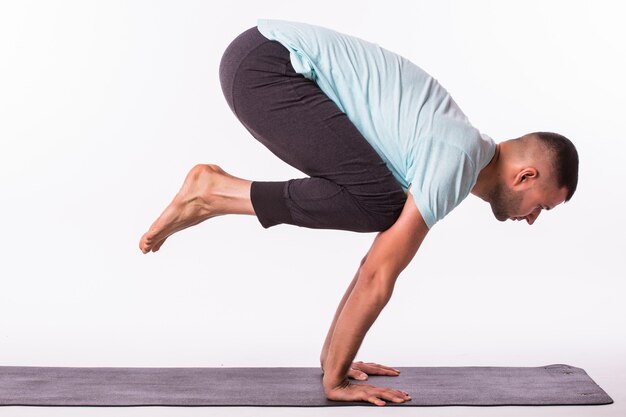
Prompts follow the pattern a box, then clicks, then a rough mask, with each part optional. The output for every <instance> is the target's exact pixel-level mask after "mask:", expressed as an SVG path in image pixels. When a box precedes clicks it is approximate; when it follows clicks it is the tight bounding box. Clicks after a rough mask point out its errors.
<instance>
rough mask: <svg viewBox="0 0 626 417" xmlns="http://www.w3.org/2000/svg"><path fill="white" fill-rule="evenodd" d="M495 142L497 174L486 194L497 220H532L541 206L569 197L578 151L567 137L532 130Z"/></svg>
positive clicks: (546, 207)
mask: <svg viewBox="0 0 626 417" xmlns="http://www.w3.org/2000/svg"><path fill="white" fill-rule="evenodd" d="M498 146H499V156H498V159H499V160H498V168H497V173H498V174H497V177H496V179H495V181H494V183H493V185H492V187H491V188H490V190H489V191H488V193H487V198H486V200H487V201H488V202H489V203H490V204H491V210H492V211H493V214H494V215H495V217H496V218H497V219H498V220H500V221H505V220H509V219H511V220H526V221H527V222H528V224H533V223H534V222H535V220H536V219H537V217H539V214H540V213H541V210H550V209H552V208H554V207H555V206H557V205H559V204H561V203H563V202H564V201H569V200H570V199H571V198H572V196H573V195H574V192H575V191H576V186H577V184H578V152H577V151H576V148H575V147H574V144H573V143H572V142H571V141H570V140H569V139H567V138H566V137H564V136H562V135H559V134H558V133H551V132H533V133H529V134H526V135H524V136H522V137H520V138H517V139H511V140H508V141H505V142H502V143H500V144H499V145H498Z"/></svg>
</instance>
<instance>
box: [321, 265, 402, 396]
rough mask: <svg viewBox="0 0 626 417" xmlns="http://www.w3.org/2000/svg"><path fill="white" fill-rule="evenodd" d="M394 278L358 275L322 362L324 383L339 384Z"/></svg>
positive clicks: (391, 288)
mask: <svg viewBox="0 0 626 417" xmlns="http://www.w3.org/2000/svg"><path fill="white" fill-rule="evenodd" d="M390 282H393V280H384V279H381V278H380V277H375V276H359V277H358V278H357V279H356V283H355V285H354V288H353V289H352V291H351V293H350V295H349V296H348V298H347V300H346V302H345V304H344V306H343V309H342V311H341V313H340V314H339V317H338V318H337V320H336V323H335V329H334V332H333V334H332V338H331V341H330V345H329V346H328V353H327V356H326V360H325V363H324V386H325V388H326V387H333V386H336V385H337V384H339V383H341V382H342V381H343V380H344V379H345V377H346V374H347V372H348V370H349V369H350V365H351V364H352V361H353V360H354V357H355V356H356V354H357V352H358V350H359V347H360V346H361V343H362V342H363V339H364V338H365V334H366V333H367V331H368V330H369V328H370V327H371V326H372V324H373V323H374V321H375V320H376V318H377V317H378V315H379V314H380V312H381V311H382V309H383V308H384V307H385V305H386V304H387V302H388V301H389V299H390V298H391V294H392V292H393V285H392V284H390Z"/></svg>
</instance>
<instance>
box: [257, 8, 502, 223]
mask: <svg viewBox="0 0 626 417" xmlns="http://www.w3.org/2000/svg"><path fill="white" fill-rule="evenodd" d="M258 28H259V31H260V32H261V33H262V34H263V35H264V36H265V37H267V38H268V39H272V40H276V41H278V42H280V43H281V44H282V45H283V46H285V47H286V48H287V49H288V50H289V51H290V52H291V63H292V65H293V67H294V69H295V70H296V72H299V73H301V74H302V75H304V76H305V77H307V78H309V79H311V80H313V81H315V82H316V83H317V85H318V86H319V87H320V89H321V90H322V91H324V93H325V94H326V95H328V97H329V98H330V99H331V100H333V101H334V102H335V103H336V104H337V106H338V107H339V108H340V109H341V110H342V111H343V112H344V113H346V115H347V116H348V117H349V118H350V120H351V121H352V122H353V123H354V125H355V126H356V127H357V128H358V129H359V131H360V132H361V134H363V136H364V137H365V138H366V139H367V141H368V142H369V143H370V144H371V145H372V147H373V148H374V149H375V150H376V152H377V153H378V154H379V155H380V156H381V158H382V159H383V160H384V161H385V162H386V164H387V166H388V167H389V169H390V170H391V172H392V173H393V175H394V177H395V178H396V180H397V181H398V182H399V183H400V184H401V185H402V188H403V189H404V191H405V192H406V191H407V189H408V188H409V185H412V186H411V192H412V193H413V194H414V197H415V201H416V204H417V205H418V208H419V209H420V212H421V213H422V215H423V216H424V220H425V221H426V223H427V224H428V226H429V227H432V226H433V225H434V224H435V223H436V222H437V221H438V220H440V219H442V218H443V217H444V216H445V215H446V214H447V213H449V212H450V211H451V210H452V209H453V208H454V207H456V206H457V205H458V204H459V203H460V202H461V201H462V200H463V199H464V198H465V197H466V196H467V195H468V194H469V192H470V190H471V188H472V186H473V185H474V183H475V182H476V178H477V176H478V172H480V170H481V169H482V168H483V167H484V166H486V165H487V163H489V161H490V160H491V157H492V156H493V154H494V151H495V143H494V142H493V140H491V138H489V137H488V136H486V135H483V134H481V133H480V132H479V131H478V130H477V129H476V128H474V127H473V126H472V125H471V124H470V123H469V120H468V119H467V117H466V116H465V114H463V112H462V111H461V109H460V108H459V107H458V106H457V104H456V103H455V102H454V100H453V99H452V97H451V96H450V94H448V92H447V91H446V90H445V89H444V88H443V87H442V86H441V85H440V84H439V83H438V82H437V81H436V80H435V79H434V78H433V77H432V76H430V75H429V74H428V73H426V72H425V71H424V70H422V69H421V68H420V67H418V66H417V65H415V64H413V63H412V62H411V61H409V60H408V59H406V58H404V57H402V56H400V55H398V54H395V53H393V52H390V51H388V50H386V49H384V48H382V47H380V46H378V45H376V44H374V43H371V42H368V41H365V40H362V39H359V38H357V37H354V36H349V35H345V34H342V33H339V32H336V31H333V30H330V29H326V28H323V27H319V26H313V25H309V24H305V23H298V22H286V21H279V20H265V19H260V20H259V21H258Z"/></svg>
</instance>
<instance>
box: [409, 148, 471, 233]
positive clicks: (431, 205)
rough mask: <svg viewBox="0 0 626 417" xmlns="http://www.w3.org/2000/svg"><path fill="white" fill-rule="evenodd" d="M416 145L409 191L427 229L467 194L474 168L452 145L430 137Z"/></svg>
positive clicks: (468, 159)
mask: <svg viewBox="0 0 626 417" xmlns="http://www.w3.org/2000/svg"><path fill="white" fill-rule="evenodd" d="M419 148H420V149H419V150H418V152H417V158H416V160H417V161H416V162H415V163H416V167H415V168H416V170H415V176H414V177H413V181H412V182H411V193H412V194H413V199H414V200H415V204H416V205H417V208H418V209H419V211H420V213H421V214H422V217H423V218H424V221H425V222H426V225H427V226H428V228H429V229H430V228H432V227H433V226H434V225H435V223H437V222H438V221H439V220H441V219H443V218H444V217H445V216H446V215H447V214H448V213H449V212H450V211H452V209H454V208H455V207H456V206H457V205H459V203H460V202H461V201H463V199H465V197H467V195H468V194H469V193H470V191H471V188H472V187H473V184H474V183H475V174H476V169H475V166H474V163H473V161H472V159H471V158H470V156H469V155H468V154H467V153H466V152H465V151H464V150H463V149H462V148H460V147H457V146H455V145H453V144H450V143H446V142H442V141H437V140H433V139H430V140H424V141H422V142H421V144H420V147H419ZM418 161H419V162H418Z"/></svg>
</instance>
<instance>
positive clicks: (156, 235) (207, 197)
mask: <svg viewBox="0 0 626 417" xmlns="http://www.w3.org/2000/svg"><path fill="white" fill-rule="evenodd" d="M224 175H228V174H226V173H225V172H224V171H223V170H222V169H221V168H220V167H219V166H217V165H205V164H199V165H196V166H194V167H193V168H192V169H191V171H189V173H188V174H187V177H186V178H185V182H184V183H183V185H182V187H181V188H180V191H178V194H176V196H175V197H174V199H173V200H172V202H171V203H170V205H169V206H167V208H166V209H165V210H164V211H163V213H162V214H161V215H160V216H159V218H158V219H156V221H155V222H154V223H152V226H150V229H148V231H147V232H146V233H144V235H143V236H142V237H141V240H140V242H139V248H140V249H141V251H142V252H143V253H148V252H150V251H152V252H156V251H158V250H159V249H160V248H161V245H163V242H165V239H167V238H168V237H169V236H171V235H172V234H174V233H176V232H179V231H181V230H183V229H186V228H188V227H191V226H194V225H196V224H198V223H201V222H203V221H205V220H207V219H210V218H211V217H215V216H217V215H220V214H222V213H220V212H219V208H218V207H217V205H216V204H215V203H216V199H217V198H218V197H217V196H216V195H215V193H214V191H215V187H216V186H217V185H219V183H220V181H221V180H222V179H223V178H224Z"/></svg>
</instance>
